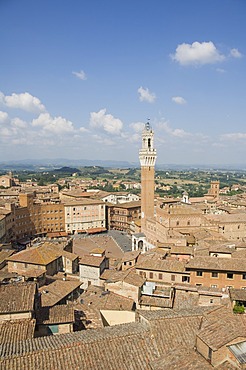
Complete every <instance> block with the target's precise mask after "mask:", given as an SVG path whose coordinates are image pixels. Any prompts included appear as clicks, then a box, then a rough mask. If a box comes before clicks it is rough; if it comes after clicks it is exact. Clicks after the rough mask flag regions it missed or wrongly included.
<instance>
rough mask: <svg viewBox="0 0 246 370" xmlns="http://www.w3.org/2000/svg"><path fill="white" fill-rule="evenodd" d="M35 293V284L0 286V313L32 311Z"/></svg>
mask: <svg viewBox="0 0 246 370" xmlns="http://www.w3.org/2000/svg"><path fill="white" fill-rule="evenodd" d="M35 292H36V284H35V283H18V284H7V285H0V297H1V299H0V312H1V313H11V312H27V311H33V309H34V298H35Z"/></svg>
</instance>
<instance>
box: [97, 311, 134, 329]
mask: <svg viewBox="0 0 246 370" xmlns="http://www.w3.org/2000/svg"><path fill="white" fill-rule="evenodd" d="M100 313H101V315H102V316H103V318H104V320H105V321H106V323H107V324H108V325H109V326H112V325H119V324H126V323H129V322H135V316H136V315H135V312H133V311H111V310H110V311H109V310H101V311H100Z"/></svg>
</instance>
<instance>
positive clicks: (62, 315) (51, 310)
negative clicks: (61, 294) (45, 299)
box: [36, 304, 74, 324]
mask: <svg viewBox="0 0 246 370" xmlns="http://www.w3.org/2000/svg"><path fill="white" fill-rule="evenodd" d="M36 317H37V323H42V324H59V323H67V322H74V307H73V305H68V304H66V305H65V304H63V305H57V306H54V307H41V308H40V309H39V310H37V311H36Z"/></svg>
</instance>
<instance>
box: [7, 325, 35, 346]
mask: <svg viewBox="0 0 246 370" xmlns="http://www.w3.org/2000/svg"><path fill="white" fill-rule="evenodd" d="M35 323H36V320H33V319H23V320H6V321H2V322H1V323H0V344H2V343H13V342H17V341H20V340H26V339H31V338H33V337H34V329H35Z"/></svg>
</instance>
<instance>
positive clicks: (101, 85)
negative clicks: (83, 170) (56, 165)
mask: <svg viewBox="0 0 246 370" xmlns="http://www.w3.org/2000/svg"><path fill="white" fill-rule="evenodd" d="M245 17H246V1H245V0H199V1H198V0H186V1H184V0H152V1H151V0H87V1H85V0H72V1H68V0H35V1H33V0H21V1H20V0H0V45H1V57H0V161H4V160H18V159H26V158H69V159H104V160H107V159H114V160H127V161H130V162H138V150H139V148H140V145H141V129H142V127H143V123H145V122H146V121H147V119H150V122H151V125H152V127H153V129H154V132H155V147H156V149H157V156H158V159H157V163H159V164H166V163H173V164H238V163H240V164H241V163H245V158H246V120H245V117H246V61H245V60H246V59H245V57H246V39H245V35H246V22H245Z"/></svg>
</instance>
